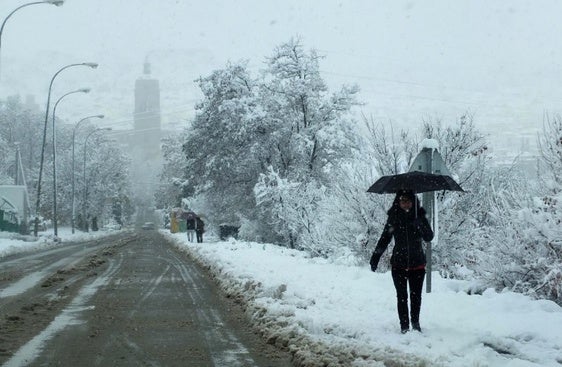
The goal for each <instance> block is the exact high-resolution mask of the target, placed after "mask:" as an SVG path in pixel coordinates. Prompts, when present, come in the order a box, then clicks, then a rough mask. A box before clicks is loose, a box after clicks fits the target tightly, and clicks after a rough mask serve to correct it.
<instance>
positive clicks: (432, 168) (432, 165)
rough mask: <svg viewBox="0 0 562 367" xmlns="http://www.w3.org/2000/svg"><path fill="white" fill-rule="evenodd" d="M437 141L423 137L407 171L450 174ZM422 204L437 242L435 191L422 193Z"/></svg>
mask: <svg viewBox="0 0 562 367" xmlns="http://www.w3.org/2000/svg"><path fill="white" fill-rule="evenodd" d="M438 148H439V143H438V142H437V140H435V139H425V140H424V141H423V142H422V149H421V151H420V152H419V153H418V155H417V156H416V158H415V159H414V162H413V163H412V165H411V166H410V169H409V171H410V172H412V171H420V172H427V173H434V174H440V175H447V176H450V175H451V173H450V172H449V170H448V169H447V166H445V161H444V160H443V158H442V157H441V154H439V152H438ZM422 205H423V207H424V209H425V210H426V212H427V215H428V216H429V218H428V219H429V223H430V224H431V228H432V229H433V233H434V237H433V242H435V243H438V242H439V223H438V218H439V217H438V215H437V200H436V196H435V192H434V191H433V192H425V193H423V194H422ZM431 245H432V243H431V242H427V249H426V255H427V264H426V269H427V273H426V292H427V293H431V271H432V261H431V257H432V248H431Z"/></svg>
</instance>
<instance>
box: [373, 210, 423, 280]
mask: <svg viewBox="0 0 562 367" xmlns="http://www.w3.org/2000/svg"><path fill="white" fill-rule="evenodd" d="M415 206H417V214H416V209H415V207H413V208H412V209H411V210H410V211H409V212H406V211H404V210H402V209H401V208H400V206H399V204H398V201H397V200H395V203H394V204H393V206H392V208H390V210H389V211H388V219H387V222H386V225H385V226H384V229H383V232H382V235H381V237H380V239H379V241H378V242H377V247H376V248H375V251H374V252H373V255H372V256H371V261H370V264H371V269H372V270H373V271H374V270H376V268H377V266H378V263H379V260H380V258H381V256H382V254H383V253H384V251H385V250H386V249H387V247H388V245H389V243H390V241H391V240H392V239H393V238H394V249H393V250H392V256H391V258H390V264H391V265H392V268H394V269H419V268H423V267H424V266H425V264H426V258H425V253H424V251H423V247H422V239H423V240H424V241H431V240H432V239H433V231H432V230H431V227H430V225H429V222H428V220H427V218H426V217H425V210H424V209H423V208H422V207H420V206H419V204H418V202H417V200H415ZM416 215H417V217H416Z"/></svg>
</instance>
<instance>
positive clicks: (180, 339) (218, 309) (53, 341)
mask: <svg viewBox="0 0 562 367" xmlns="http://www.w3.org/2000/svg"><path fill="white" fill-rule="evenodd" d="M0 364H2V366H10V367H12V366H197V367H204V366H229V367H235V366H243V367H251V366H272V367H281V366H291V361H290V355H289V353H288V352H285V351H280V350H278V349H276V348H275V347H273V346H271V345H268V344H266V343H265V342H264V341H263V340H262V339H261V338H260V337H259V336H257V335H255V334H254V333H253V332H252V331H251V329H250V327H249V323H248V321H247V320H246V318H245V316H244V314H243V313H242V311H241V308H240V306H239V305H237V304H235V303H234V301H232V300H230V299H228V298H226V297H224V296H223V295H222V294H221V293H220V291H219V290H218V289H217V288H216V286H215V284H214V283H213V282H212V281H211V280H210V279H209V278H208V277H207V275H206V274H205V273H204V271H202V270H201V269H200V268H199V267H198V266H197V265H195V264H194V263H193V262H192V261H191V260H190V259H189V258H188V257H187V256H186V255H184V254H182V253H180V252H178V251H176V250H175V249H174V247H173V246H172V245H171V244H169V243H168V242H167V241H166V239H165V238H164V237H162V236H161V235H159V234H158V232H157V231H138V232H128V233H121V234H117V235H115V236H112V237H106V238H104V239H99V240H96V241H91V242H84V243H69V244H65V245H64V246H61V247H57V248H52V249H49V250H43V251H40V252H35V253H32V254H23V255H16V256H11V257H8V258H4V259H1V260H0Z"/></svg>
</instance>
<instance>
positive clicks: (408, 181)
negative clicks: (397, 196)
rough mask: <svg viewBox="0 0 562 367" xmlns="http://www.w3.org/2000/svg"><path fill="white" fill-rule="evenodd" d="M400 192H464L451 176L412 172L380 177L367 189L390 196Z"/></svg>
mask: <svg viewBox="0 0 562 367" xmlns="http://www.w3.org/2000/svg"><path fill="white" fill-rule="evenodd" d="M400 190H411V191H413V192H414V193H421V192H428V191H438V190H451V191H464V190H463V189H462V188H461V187H460V186H459V184H458V183H456V182H455V180H453V179H452V178H451V176H446V175H436V174H433V173H426V172H420V171H412V172H407V173H401V174H399V175H392V176H382V177H381V178H379V179H378V180H377V181H376V182H375V183H374V184H373V185H371V187H369V190H367V192H374V193H376V194H391V193H396V192H398V191H400Z"/></svg>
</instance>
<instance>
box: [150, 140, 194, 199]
mask: <svg viewBox="0 0 562 367" xmlns="http://www.w3.org/2000/svg"><path fill="white" fill-rule="evenodd" d="M186 134H187V130H184V131H183V133H182V134H179V135H171V136H168V137H166V138H164V139H163V141H162V155H163V158H164V166H163V168H162V172H161V174H160V185H159V187H158V189H157V191H156V194H155V199H156V206H157V207H158V208H160V209H168V208H173V207H180V206H181V199H182V198H183V197H186V196H189V195H190V194H191V193H189V192H187V190H186V188H187V187H188V185H187V183H186V181H185V179H184V178H183V176H184V174H185V171H186V167H185V165H186V159H185V154H184V152H183V149H182V144H183V142H184V141H185V140H186V136H187V135H186Z"/></svg>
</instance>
